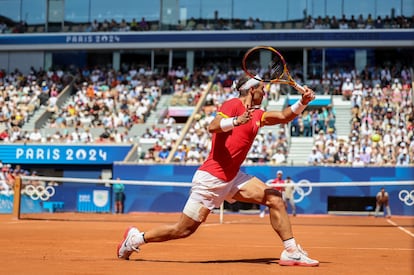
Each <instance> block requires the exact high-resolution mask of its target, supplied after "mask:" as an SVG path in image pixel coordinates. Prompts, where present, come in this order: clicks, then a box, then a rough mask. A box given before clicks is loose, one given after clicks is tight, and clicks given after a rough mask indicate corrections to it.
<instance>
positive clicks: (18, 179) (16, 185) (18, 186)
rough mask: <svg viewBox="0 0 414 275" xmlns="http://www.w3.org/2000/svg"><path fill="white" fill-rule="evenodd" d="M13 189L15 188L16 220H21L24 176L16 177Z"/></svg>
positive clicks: (14, 215)
mask: <svg viewBox="0 0 414 275" xmlns="http://www.w3.org/2000/svg"><path fill="white" fill-rule="evenodd" d="M13 189H14V195H13V218H14V219H16V220H19V219H20V201H21V189H22V178H21V177H16V180H15V182H14V188H13Z"/></svg>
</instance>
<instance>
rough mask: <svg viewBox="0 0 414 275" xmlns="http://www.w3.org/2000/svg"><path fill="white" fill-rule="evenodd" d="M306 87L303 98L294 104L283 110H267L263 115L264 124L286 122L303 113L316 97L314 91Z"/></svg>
mask: <svg viewBox="0 0 414 275" xmlns="http://www.w3.org/2000/svg"><path fill="white" fill-rule="evenodd" d="M304 88H305V92H304V94H303V95H302V98H301V99H300V100H298V101H297V102H295V103H294V104H293V105H292V106H289V107H286V108H285V109H283V111H267V112H265V113H264V114H263V117H262V125H275V124H285V123H288V122H290V121H292V120H293V119H294V118H295V117H296V116H297V115H299V114H301V113H302V112H303V110H304V109H305V108H306V107H307V105H308V104H309V103H310V102H311V101H312V100H314V99H315V93H314V91H313V90H312V89H310V88H308V87H306V86H305V87H304Z"/></svg>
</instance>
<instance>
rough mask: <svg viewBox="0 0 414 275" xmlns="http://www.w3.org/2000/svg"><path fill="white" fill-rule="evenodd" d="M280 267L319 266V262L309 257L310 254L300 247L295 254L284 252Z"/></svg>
mask: <svg viewBox="0 0 414 275" xmlns="http://www.w3.org/2000/svg"><path fill="white" fill-rule="evenodd" d="M279 265H286V266H318V265H319V261H317V260H313V259H311V258H309V257H308V253H306V251H304V250H303V249H302V247H301V246H300V245H298V247H297V249H296V250H295V251H293V252H288V251H287V250H283V252H282V255H280V260H279Z"/></svg>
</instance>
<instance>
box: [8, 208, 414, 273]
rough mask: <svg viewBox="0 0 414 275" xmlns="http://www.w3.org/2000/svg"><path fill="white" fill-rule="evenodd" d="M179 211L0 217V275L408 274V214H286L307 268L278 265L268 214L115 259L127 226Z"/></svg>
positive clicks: (212, 224) (211, 226) (213, 221)
mask: <svg viewBox="0 0 414 275" xmlns="http://www.w3.org/2000/svg"><path fill="white" fill-rule="evenodd" d="M46 215H50V216H49V217H48V216H46ZM178 215H179V214H178V213H174V214H165V213H162V214H161V213H160V214H154V213H139V214H127V215H111V214H79V213H77V214H68V213H56V214H41V216H30V219H27V218H29V217H26V219H22V220H17V219H15V218H13V217H12V216H11V215H0V220H1V227H0V235H1V236H2V237H1V240H0V244H1V248H2V249H1V251H0V259H1V262H2V265H1V273H2V274H61V275H63V274H195V275H197V274H237V275H242V274H249V275H252V274H365V275H366V274H388V275H389V274H399V275H403V274H414V273H413V272H414V219H413V217H393V218H392V219H391V220H387V219H384V218H374V217H366V216H329V215H321V216H308V215H306V216H305V215H303V216H297V217H292V223H293V226H294V232H295V235H296V238H297V240H298V241H299V243H300V244H301V245H302V246H303V247H304V248H305V249H306V250H307V251H308V252H309V253H310V255H311V256H312V257H313V258H316V259H318V260H319V261H320V262H321V264H320V266H319V267H312V268H305V267H282V266H279V265H278V260H279V256H280V253H281V251H282V249H283V248H282V243H281V242H280V241H279V239H278V238H277V237H276V235H275V234H274V232H272V229H271V228H270V226H269V225H268V217H266V218H264V219H261V218H259V217H258V215H252V214H225V216H224V223H223V224H220V223H219V215H218V214H212V215H210V217H209V219H208V220H207V222H206V223H205V224H204V225H202V226H201V227H200V229H199V231H198V232H196V234H194V235H193V236H191V237H189V238H187V239H182V240H176V241H170V242H165V243H151V244H148V245H145V246H143V247H142V250H141V252H140V253H139V254H136V253H135V254H133V255H132V256H131V259H130V260H129V261H123V260H118V259H117V258H116V246H117V244H118V242H119V241H120V240H121V238H122V235H123V233H124V231H125V229H126V227H127V226H129V225H137V226H138V227H139V229H140V230H142V231H145V230H146V229H149V228H151V227H153V226H156V225H158V224H161V223H166V222H174V221H175V220H176V218H177V217H178ZM38 218H41V219H38ZM48 218H50V219H48Z"/></svg>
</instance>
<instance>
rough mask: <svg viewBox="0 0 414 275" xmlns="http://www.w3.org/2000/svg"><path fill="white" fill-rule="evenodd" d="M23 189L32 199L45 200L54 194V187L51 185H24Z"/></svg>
mask: <svg viewBox="0 0 414 275" xmlns="http://www.w3.org/2000/svg"><path fill="white" fill-rule="evenodd" d="M24 191H25V193H26V194H27V195H28V196H29V197H30V198H31V199H32V200H39V199H40V200H42V201H47V200H48V199H50V198H51V197H53V195H55V188H53V186H47V187H44V186H42V185H39V186H33V185H26V187H25V188H24Z"/></svg>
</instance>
